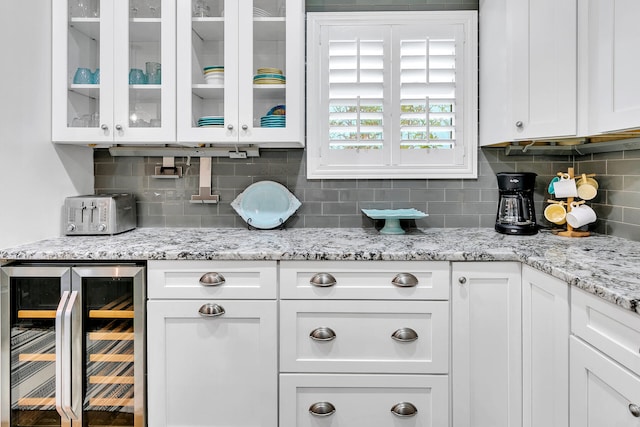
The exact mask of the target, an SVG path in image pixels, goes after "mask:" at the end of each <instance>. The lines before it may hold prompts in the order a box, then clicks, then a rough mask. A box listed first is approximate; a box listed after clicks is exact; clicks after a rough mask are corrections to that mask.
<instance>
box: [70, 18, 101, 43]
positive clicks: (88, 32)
mask: <svg viewBox="0 0 640 427" xmlns="http://www.w3.org/2000/svg"><path fill="white" fill-rule="evenodd" d="M69 28H74V29H75V30H77V31H79V32H80V33H82V34H84V35H85V36H87V37H89V38H90V39H93V40H100V18H71V21H70V22H69Z"/></svg>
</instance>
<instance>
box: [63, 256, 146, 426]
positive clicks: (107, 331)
mask: <svg viewBox="0 0 640 427" xmlns="http://www.w3.org/2000/svg"><path fill="white" fill-rule="evenodd" d="M143 280H144V269H143V268H142V267H139V266H105V267H94V266H92V267H90V268H78V267H75V268H74V269H73V279H72V281H73V287H74V289H77V291H78V292H79V293H80V294H81V295H82V301H83V305H82V318H83V324H84V336H83V346H84V348H85V349H86V354H85V357H84V364H83V366H82V369H83V370H84V372H83V373H84V375H82V376H81V378H84V384H83V386H84V389H85V395H84V400H83V402H82V419H83V425H91V426H116V425H117V426H130V427H134V426H135V427H138V426H143V425H144V371H145V368H144V283H143Z"/></svg>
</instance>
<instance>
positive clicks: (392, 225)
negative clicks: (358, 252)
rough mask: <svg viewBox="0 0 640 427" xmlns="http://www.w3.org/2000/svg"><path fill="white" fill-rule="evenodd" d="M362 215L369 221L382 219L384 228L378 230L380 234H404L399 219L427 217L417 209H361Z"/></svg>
mask: <svg viewBox="0 0 640 427" xmlns="http://www.w3.org/2000/svg"><path fill="white" fill-rule="evenodd" d="M362 213H364V214H365V215H366V216H368V217H369V218H371V219H383V220H384V227H382V228H381V229H380V234H404V233H405V231H404V230H403V229H402V227H400V220H401V219H420V218H424V217H426V216H429V215H427V214H426V213H424V212H421V211H419V210H417V209H413V208H412V209H362Z"/></svg>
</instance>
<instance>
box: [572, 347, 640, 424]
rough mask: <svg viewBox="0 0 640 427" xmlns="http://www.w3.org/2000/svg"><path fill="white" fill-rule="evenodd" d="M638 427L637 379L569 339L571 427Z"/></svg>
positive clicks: (639, 398)
mask: <svg viewBox="0 0 640 427" xmlns="http://www.w3.org/2000/svg"><path fill="white" fill-rule="evenodd" d="M584 426H589V427H591V426H593V427H640V376H638V375H636V374H634V373H633V372H631V371H630V370H628V369H626V368H624V367H623V366H621V365H620V364H618V363H616V362H614V361H613V360H612V359H610V358H609V357H607V356H605V355H604V354H602V353H601V352H599V351H598V350H596V349H594V348H593V347H591V346H590V345H588V344H586V343H584V342H583V341H581V340H580V339H578V338H576V337H575V336H574V337H571V427H584Z"/></svg>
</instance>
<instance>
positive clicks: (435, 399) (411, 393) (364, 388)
mask: <svg viewBox="0 0 640 427" xmlns="http://www.w3.org/2000/svg"><path fill="white" fill-rule="evenodd" d="M448 384H449V379H448V377H447V376H446V375H440V376H438V375H414V376H412V375H296V374H281V375H280V425H281V426H296V427H311V426H313V427H321V426H327V427H328V426H331V427H354V426H366V427H390V426H393V427H403V426H406V427H437V426H448V425H449V392H448ZM324 402H326V403H329V404H331V405H332V407H333V408H335V412H333V413H332V414H330V415H325V416H318V415H314V414H312V413H311V412H312V411H316V412H317V411H318V409H316V408H319V407H322V406H324V407H329V406H328V405H326V404H325V405H316V404H318V403H324ZM399 403H404V404H405V405H404V407H405V408H406V409H405V410H404V411H400V413H406V414H407V415H405V416H398V415H395V414H394V413H393V412H392V408H394V407H395V406H396V405H397V404H399ZM407 403H408V404H411V405H413V407H414V408H415V409H416V410H417V412H415V413H413V408H411V407H410V406H409V405H407ZM314 405H316V406H314ZM310 409H311V410H312V411H310ZM396 411H398V409H396ZM410 413H413V415H410Z"/></svg>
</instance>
